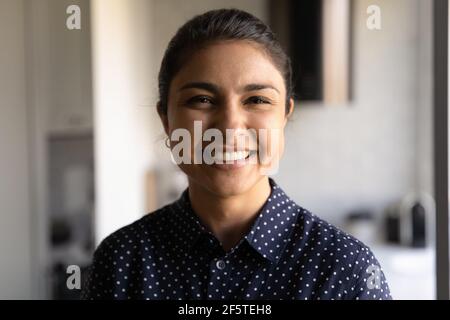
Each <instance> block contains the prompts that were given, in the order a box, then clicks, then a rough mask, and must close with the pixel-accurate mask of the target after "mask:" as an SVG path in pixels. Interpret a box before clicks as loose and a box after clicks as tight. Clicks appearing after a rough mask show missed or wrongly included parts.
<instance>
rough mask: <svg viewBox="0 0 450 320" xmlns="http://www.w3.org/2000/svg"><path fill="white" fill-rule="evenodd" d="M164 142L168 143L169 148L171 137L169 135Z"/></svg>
mask: <svg viewBox="0 0 450 320" xmlns="http://www.w3.org/2000/svg"><path fill="white" fill-rule="evenodd" d="M164 144H165V145H166V147H167V148H170V139H169V137H167V138H166V141H164Z"/></svg>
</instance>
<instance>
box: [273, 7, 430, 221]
mask: <svg viewBox="0 0 450 320" xmlns="http://www.w3.org/2000/svg"><path fill="white" fill-rule="evenodd" d="M354 4H355V7H354V13H353V39H354V45H353V55H354V61H353V77H354V80H353V90H354V99H353V101H351V102H350V103H349V104H347V105H343V106H325V105H321V104H319V105H302V104H300V105H297V111H296V112H295V115H294V118H293V120H292V122H291V123H290V124H289V125H288V129H287V151H286V154H285V157H284V160H283V163H282V165H281V170H280V173H279V175H278V176H276V178H277V179H278V181H279V182H280V184H281V185H282V186H283V187H284V188H285V190H286V191H287V192H288V193H289V194H290V195H291V196H292V197H293V198H294V199H295V200H297V202H298V203H299V204H300V205H302V206H304V207H306V208H308V209H310V210H312V211H313V212H314V213H316V214H317V215H319V216H321V217H323V218H325V219H327V220H329V221H330V222H334V223H338V224H339V223H341V221H340V220H341V217H342V216H343V215H345V214H346V213H347V211H348V210H352V209H355V208H358V207H361V208H369V209H372V210H375V211H376V212H377V213H380V212H381V211H382V210H383V209H384V207H385V206H386V205H387V204H389V203H390V202H391V201H392V200H396V199H397V198H398V197H401V196H403V195H404V194H405V193H407V192H410V191H414V190H415V189H418V188H420V189H422V190H425V191H427V192H430V191H431V190H430V188H431V181H432V180H431V177H432V176H431V174H432V172H431V168H432V167H431V152H430V148H431V91H430V88H431V77H430V75H431V45H430V44H429V42H428V40H427V37H428V38H430V37H431V33H430V30H431V29H430V26H431V19H430V17H429V16H428V17H427V14H428V15H429V14H430V10H429V8H428V6H430V2H428V1H420V0H396V1H390V0H377V1H369V0H357V1H354ZM371 4H376V5H379V6H380V8H381V10H382V30H380V31H370V30H368V29H367V28H366V17H367V14H366V8H367V7H368V6H369V5H371ZM419 9H420V11H419ZM427 9H428V10H427ZM419 138H420V139H419ZM293 176H294V177H295V179H293V178H292V177H293Z"/></svg>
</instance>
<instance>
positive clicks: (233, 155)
mask: <svg viewBox="0 0 450 320" xmlns="http://www.w3.org/2000/svg"><path fill="white" fill-rule="evenodd" d="M248 155H249V152H248V151H234V152H216V155H215V156H214V158H215V159H216V160H217V161H221V162H224V161H225V162H227V161H237V160H242V159H245V158H247V157H248Z"/></svg>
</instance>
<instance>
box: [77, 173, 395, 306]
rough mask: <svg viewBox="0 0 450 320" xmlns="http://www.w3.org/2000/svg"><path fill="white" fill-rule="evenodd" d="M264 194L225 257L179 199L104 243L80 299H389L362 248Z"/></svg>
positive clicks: (283, 199)
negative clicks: (248, 226)
mask: <svg viewBox="0 0 450 320" xmlns="http://www.w3.org/2000/svg"><path fill="white" fill-rule="evenodd" d="M269 181H270V185H271V188H272V191H271V194H270V196H269V198H268V199H267V201H266V203H265V205H264V206H263V208H262V209H261V211H260V213H259V215H258V217H257V218H256V220H255V222H254V224H253V226H252V228H251V230H250V232H249V233H248V234H247V235H245V236H244V237H243V238H242V239H241V241H240V242H239V243H238V244H237V245H236V246H235V247H234V248H233V249H231V250H230V251H228V252H225V251H224V250H223V248H222V246H221V244H220V242H219V241H218V240H217V238H216V237H215V236H214V235H213V234H212V233H211V232H209V231H208V230H207V229H206V228H205V227H204V226H203V225H202V223H201V222H200V220H199V219H198V217H197V215H196V214H195V213H194V212H193V210H192V208H191V205H190V201H189V195H188V192H187V190H185V191H184V192H183V194H182V195H181V197H180V198H179V199H178V200H177V201H175V202H173V203H172V204H169V205H167V206H165V207H163V208H161V209H159V210H157V211H155V212H153V213H151V214H148V215H146V216H145V217H143V218H141V219H140V220H138V221H136V222H134V223H133V224H130V225H128V226H126V227H124V228H122V229H120V230H118V231H116V232H114V233H113V234H112V235H110V236H108V237H107V238H106V239H105V240H103V241H102V243H101V244H100V245H99V247H98V248H97V250H96V252H95V254H94V260H93V264H92V266H91V269H90V273H89V276H88V277H87V281H86V283H85V284H84V286H83V292H82V298H84V299H158V300H166V299H171V300H172V299H177V300H180V299H189V300H192V299H215V300H228V299H277V300H278V299H283V300H285V299H302V300H309V299H313V300H320V299H326V300H334V299H376V300H381V299H391V295H390V291H389V287H388V284H387V282H386V279H385V276H384V274H383V271H382V269H381V267H380V265H379V263H378V261H377V260H376V258H375V257H374V255H373V253H372V252H371V251H370V249H369V248H368V247H367V246H365V245H364V244H363V243H361V242H360V241H358V240H357V239H355V238H353V237H352V236H350V235H348V234H346V233H344V232H343V231H341V230H339V229H338V228H336V227H334V226H332V225H331V224H329V223H327V222H325V221H323V220H321V219H320V218H318V217H317V216H315V215H313V214H312V213H310V212H309V211H307V210H305V209H303V208H302V207H300V206H298V205H297V204H296V203H295V202H293V201H292V200H291V199H290V198H289V197H288V196H287V195H286V194H285V193H284V192H283V191H282V190H281V188H280V187H279V186H278V185H277V184H276V183H275V181H274V180H273V179H270V180H269Z"/></svg>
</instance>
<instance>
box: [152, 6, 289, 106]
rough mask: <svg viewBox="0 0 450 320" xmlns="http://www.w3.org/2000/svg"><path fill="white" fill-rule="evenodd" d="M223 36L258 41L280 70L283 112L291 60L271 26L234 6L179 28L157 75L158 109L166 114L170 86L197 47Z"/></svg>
mask: <svg viewBox="0 0 450 320" xmlns="http://www.w3.org/2000/svg"><path fill="white" fill-rule="evenodd" d="M222 40H245V41H253V42H255V43H257V44H259V45H260V46H261V47H262V48H263V49H264V50H265V51H266V53H267V54H268V55H269V57H270V58H271V60H272V62H273V63H274V65H275V67H276V68H277V69H278V70H279V71H280V73H281V74H282V76H283V78H284V83H285V86H286V113H287V112H288V111H289V99H290V98H291V96H292V69H291V61H290V59H289V57H288V56H287V55H286V53H285V52H284V51H283V49H282V47H281V45H280V43H279V42H278V40H277V39H276V37H275V34H274V33H273V32H272V30H271V29H270V28H269V27H268V26H267V25H266V24H265V23H264V22H262V21H261V20H259V19H258V18H256V17H255V16H253V15H251V14H250V13H247V12H245V11H241V10H237V9H220V10H211V11H208V12H205V13H203V14H201V15H197V16H195V17H194V18H192V19H191V20H189V21H188V22H186V23H185V24H184V25H183V26H182V27H181V28H180V29H178V31H177V33H176V34H175V36H174V37H173V38H172V40H170V42H169V45H168V47H167V49H166V52H165V54H164V58H163V60H162V63H161V68H160V70H159V76H158V87H159V102H158V112H160V113H163V114H167V102H168V95H169V88H170V83H171V81H172V79H173V78H174V77H175V75H176V74H177V73H178V72H179V71H180V69H181V67H182V65H183V63H184V62H185V61H186V59H187V58H188V57H189V55H191V54H192V53H193V52H194V51H195V50H196V49H199V48H201V47H204V46H206V45H208V44H210V43H212V42H216V41H222Z"/></svg>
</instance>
